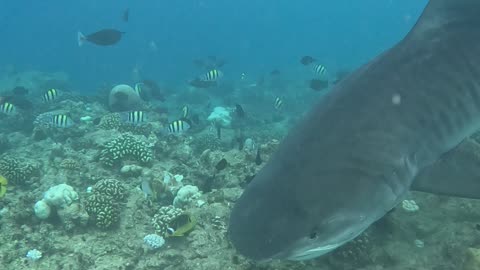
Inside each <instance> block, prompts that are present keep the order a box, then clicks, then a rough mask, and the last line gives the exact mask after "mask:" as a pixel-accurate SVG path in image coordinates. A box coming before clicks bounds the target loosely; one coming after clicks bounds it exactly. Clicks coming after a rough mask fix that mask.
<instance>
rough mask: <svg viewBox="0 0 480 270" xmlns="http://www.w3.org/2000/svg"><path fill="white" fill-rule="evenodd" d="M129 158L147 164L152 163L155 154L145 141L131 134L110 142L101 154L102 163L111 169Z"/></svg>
mask: <svg viewBox="0 0 480 270" xmlns="http://www.w3.org/2000/svg"><path fill="white" fill-rule="evenodd" d="M129 158H132V159H133V160H135V161H138V162H140V163H142V164H147V163H149V162H150V161H152V159H153V152H152V149H151V147H149V146H148V145H147V143H146V142H145V141H142V140H140V139H138V138H137V137H135V136H133V135H131V134H122V135H120V136H119V137H117V138H116V139H114V140H112V141H110V142H108V143H107V144H106V145H105V146H104V149H103V150H102V151H101V153H100V162H102V163H103V164H104V165H105V166H109V167H111V166H113V165H115V164H116V163H118V162H120V161H121V160H123V159H129Z"/></svg>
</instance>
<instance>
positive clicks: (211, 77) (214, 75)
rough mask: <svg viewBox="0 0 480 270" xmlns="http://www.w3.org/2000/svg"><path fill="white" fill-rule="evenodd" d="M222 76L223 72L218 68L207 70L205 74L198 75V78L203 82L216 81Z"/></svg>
mask: <svg viewBox="0 0 480 270" xmlns="http://www.w3.org/2000/svg"><path fill="white" fill-rule="evenodd" d="M222 77H223V72H221V71H220V70H218V69H212V70H209V71H207V72H206V73H205V74H202V75H201V76H200V77H198V80H200V81H203V82H216V81H218V80H219V79H220V78H222Z"/></svg>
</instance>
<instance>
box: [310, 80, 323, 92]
mask: <svg viewBox="0 0 480 270" xmlns="http://www.w3.org/2000/svg"><path fill="white" fill-rule="evenodd" d="M308 86H309V87H310V89H312V90H315V91H322V90H324V89H327V88H328V81H327V80H319V79H313V80H310V81H309V83H308Z"/></svg>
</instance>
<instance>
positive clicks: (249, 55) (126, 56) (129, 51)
mask: <svg viewBox="0 0 480 270" xmlns="http://www.w3.org/2000/svg"><path fill="white" fill-rule="evenodd" d="M425 4H426V1H425V0H423V1H414V0H408V1H378V0H369V1H368V2H358V3H357V2H355V3H352V2H351V1H346V0H345V1H344V0H342V1H332V2H326V1H310V0H308V1H302V2H300V3H295V4H294V3H292V2H291V1H284V0H281V1H275V2H270V1H257V2H244V1H243V2H242V1H221V0H210V1H176V2H164V1H150V0H146V1H142V2H134V1H101V2H99V1H89V0H86V1H75V2H65V1H55V0H50V1H37V2H32V1H9V2H6V3H4V4H3V8H2V9H1V11H0V19H1V26H0V34H1V36H2V37H4V38H3V42H2V50H1V52H0V61H1V62H0V64H1V65H2V66H5V65H13V66H15V67H16V68H17V69H19V70H25V69H38V70H45V71H65V72H67V73H68V74H69V75H70V77H71V80H72V84H74V86H75V89H79V90H80V89H81V90H82V91H88V92H91V91H94V90H95V88H96V87H98V86H99V85H100V84H101V83H102V82H108V83H118V82H126V83H132V71H133V70H134V69H139V70H140V72H141V74H142V75H143V76H145V77H149V78H150V77H155V78H158V79H159V80H161V81H165V82H169V83H171V84H176V83H177V82H179V81H181V82H183V81H185V80H188V79H190V78H191V77H192V73H193V72H195V71H196V70H195V69H194V67H193V66H192V64H191V61H192V60H193V59H196V58H199V57H205V56H208V55H215V56H218V57H222V58H224V59H225V60H226V61H228V63H229V64H228V65H227V66H225V69H226V71H228V77H229V78H230V79H232V80H235V79H238V78H239V76H240V74H241V73H242V72H246V73H248V74H251V75H252V76H258V75H259V74H262V73H265V72H269V71H270V70H273V69H275V68H278V69H281V70H284V71H285V72H286V73H287V74H292V76H295V75H294V74H296V70H297V69H298V65H297V64H298V59H299V57H301V56H303V55H305V54H315V55H317V56H318V57H320V58H321V59H322V62H324V63H325V65H327V66H329V67H331V68H332V69H337V68H348V69H352V68H355V67H357V66H359V65H360V64H362V63H364V62H366V61H367V60H368V59H370V58H371V57H373V56H375V55H377V54H378V53H380V52H381V51H384V50H385V49H387V48H389V47H390V46H391V45H393V44H394V43H395V42H397V41H398V40H399V39H400V38H402V37H403V36H404V35H405V34H406V33H407V31H408V30H409V29H410V28H411V27H412V26H413V24H414V23H415V20H416V18H417V17H418V16H419V14H420V12H421V10H422V8H423V7H424V6H425ZM126 8H129V9H130V20H129V21H128V23H125V22H123V21H122V20H121V16H122V13H123V11H124V10H125V9H126ZM103 28H116V29H119V30H121V31H125V32H126V34H125V37H124V39H123V40H122V42H120V43H118V44H117V45H116V46H114V47H108V48H99V47H95V46H84V47H82V48H78V46H77V40H76V37H77V31H82V32H83V33H85V34H88V33H92V32H95V31H97V30H99V29H103ZM152 42H154V43H155V44H156V49H152V46H151V43H152Z"/></svg>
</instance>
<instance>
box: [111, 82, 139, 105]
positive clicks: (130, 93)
mask: <svg viewBox="0 0 480 270" xmlns="http://www.w3.org/2000/svg"><path fill="white" fill-rule="evenodd" d="M142 104H143V102H142V99H141V98H140V96H139V95H138V94H137V92H135V90H134V89H133V88H132V87H131V86H129V85H126V84H119V85H116V86H115V87H113V88H112V90H111V91H110V94H109V96H108V105H109V107H110V110H112V111H114V112H122V111H130V110H137V109H140V108H141V106H142Z"/></svg>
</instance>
